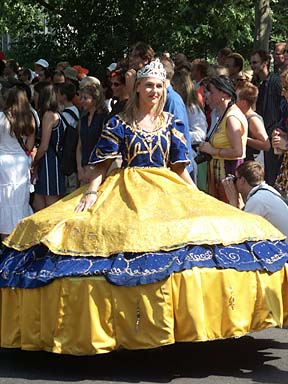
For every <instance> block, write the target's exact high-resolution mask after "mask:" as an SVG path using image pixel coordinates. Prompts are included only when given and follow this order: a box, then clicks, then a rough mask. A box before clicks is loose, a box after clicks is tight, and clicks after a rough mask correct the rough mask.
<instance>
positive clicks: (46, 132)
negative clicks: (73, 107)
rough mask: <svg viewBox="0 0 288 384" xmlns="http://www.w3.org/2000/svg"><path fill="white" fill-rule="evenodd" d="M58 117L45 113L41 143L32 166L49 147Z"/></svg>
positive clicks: (49, 112) (54, 114)
mask: <svg viewBox="0 0 288 384" xmlns="http://www.w3.org/2000/svg"><path fill="white" fill-rule="evenodd" d="M58 120H59V117H58V114H57V113H54V112H51V111H47V112H45V114H44V116H43V119H42V137H41V143H40V145H39V148H38V150H37V153H36V156H35V158H34V165H35V164H36V163H38V161H39V160H40V159H41V158H42V157H43V156H44V155H45V153H46V152H47V149H48V147H49V142H50V138H51V133H52V128H53V127H55V126H56V125H57V123H58Z"/></svg>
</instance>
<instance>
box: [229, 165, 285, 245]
mask: <svg viewBox="0 0 288 384" xmlns="http://www.w3.org/2000/svg"><path fill="white" fill-rule="evenodd" d="M222 183H223V186H224V189H225V193H226V195H227V198H228V201H229V204H231V205H233V206H234V207H237V208H240V209H243V210H244V211H245V212H250V213H254V214H256V215H259V216H262V217H264V218H265V219H266V220H268V221H270V223H272V224H273V225H274V226H275V227H276V228H278V229H279V231H281V232H282V233H283V234H284V235H285V236H286V237H287V236H288V220H287V217H288V206H287V204H286V203H285V202H284V201H283V200H282V197H281V195H280V193H279V192H277V191H276V189H274V188H273V187H271V186H270V185H268V184H266V182H265V181H264V168H263V166H262V164H260V163H258V162H256V161H246V162H244V163H243V164H241V165H239V167H238V168H237V170H236V177H234V178H233V177H227V178H225V179H224V180H223V181H222ZM286 241H287V240H286Z"/></svg>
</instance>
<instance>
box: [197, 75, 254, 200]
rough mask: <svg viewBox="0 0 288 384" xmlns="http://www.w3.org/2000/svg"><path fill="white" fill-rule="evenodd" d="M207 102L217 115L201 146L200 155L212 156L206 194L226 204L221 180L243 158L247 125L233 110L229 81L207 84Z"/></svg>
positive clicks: (237, 110)
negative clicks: (201, 153)
mask: <svg viewBox="0 0 288 384" xmlns="http://www.w3.org/2000/svg"><path fill="white" fill-rule="evenodd" d="M207 97H208V102H209V105H210V106H211V107H212V108H215V109H217V111H218V116H219V119H218V122H217V123H216V124H215V126H214V127H213V131H211V130H210V132H209V142H205V143H204V144H203V145H201V147H200V150H201V152H204V153H208V154H209V155H211V156H212V159H211V161H210V164H209V174H208V186H209V193H210V194H211V195H212V196H214V197H216V198H218V199H220V200H222V201H225V202H227V197H226V195H225V191H224V188H223V185H222V182H221V180H222V179H224V178H225V177H227V175H228V174H233V175H235V170H236V168H237V167H238V165H239V164H241V163H242V162H243V161H244V159H245V157H246V142H247V133H248V124H247V119H246V117H245V115H244V114H243V113H242V112H241V111H240V109H239V108H238V107H237V105H236V104H235V103H236V99H237V96H236V93H235V89H234V86H233V83H232V81H231V80H230V79H229V78H228V77H226V76H218V77H214V78H212V79H211V80H210V82H209V84H208V95H207Z"/></svg>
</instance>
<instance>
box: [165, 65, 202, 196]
mask: <svg viewBox="0 0 288 384" xmlns="http://www.w3.org/2000/svg"><path fill="white" fill-rule="evenodd" d="M171 83H172V86H173V88H174V89H175V91H176V92H178V93H179V95H180V96H181V97H182V99H183V101H184V104H185V106H186V111H187V116H188V122H189V134H190V137H191V144H192V146H193V145H197V144H198V145H199V143H201V142H203V141H205V138H206V134H207V121H206V117H205V114H204V112H203V109H202V108H203V107H202V104H201V102H200V99H199V96H198V92H197V91H196V90H195V88H194V85H193V82H192V79H191V75H190V73H189V72H187V70H185V69H181V70H179V71H176V72H175V73H174V76H173V78H172V81H171ZM193 175H194V179H195V180H196V183H197V186H198V187H199V188H200V189H201V190H205V187H206V175H207V167H205V166H204V164H203V165H200V166H199V167H198V166H197V164H196V163H195V162H194V164H193Z"/></svg>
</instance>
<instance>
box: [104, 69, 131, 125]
mask: <svg viewBox="0 0 288 384" xmlns="http://www.w3.org/2000/svg"><path fill="white" fill-rule="evenodd" d="M126 70H127V68H126V67H125V66H121V64H120V65H119V66H118V67H117V68H116V69H115V70H114V71H113V72H111V75H110V85H111V89H112V94H113V99H114V104H113V105H112V110H111V112H110V113H109V115H108V118H107V121H108V120H109V119H110V118H111V117H113V116H115V115H117V114H118V113H120V112H123V110H124V108H125V105H126V102H127V100H128V98H129V94H128V92H127V88H126V82H125V73H126Z"/></svg>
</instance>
